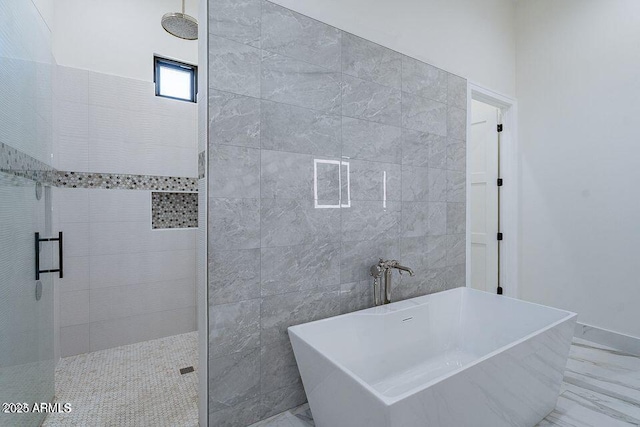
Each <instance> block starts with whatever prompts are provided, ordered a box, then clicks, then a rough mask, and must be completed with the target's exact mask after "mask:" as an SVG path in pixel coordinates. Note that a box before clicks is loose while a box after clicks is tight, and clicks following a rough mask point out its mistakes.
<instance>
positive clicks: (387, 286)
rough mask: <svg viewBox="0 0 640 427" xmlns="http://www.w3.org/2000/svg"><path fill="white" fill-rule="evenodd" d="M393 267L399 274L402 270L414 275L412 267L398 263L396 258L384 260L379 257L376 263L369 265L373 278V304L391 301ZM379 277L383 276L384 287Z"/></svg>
mask: <svg viewBox="0 0 640 427" xmlns="http://www.w3.org/2000/svg"><path fill="white" fill-rule="evenodd" d="M394 268H395V269H396V270H398V272H399V273H400V274H402V272H403V271H404V272H407V273H409V276H413V275H414V273H413V270H412V269H410V268H409V267H405V266H404V265H400V263H399V262H398V261H396V260H391V261H385V260H383V259H382V258H381V259H380V261H379V262H378V263H377V264H375V265H373V266H371V270H370V271H371V276H373V278H374V281H373V294H374V303H375V305H379V304H389V303H390V302H391V282H392V275H391V271H392V270H393V269H394ZM381 277H384V288H383V286H382V283H380V280H379V279H380V278H381ZM378 288H380V290H379V291H378Z"/></svg>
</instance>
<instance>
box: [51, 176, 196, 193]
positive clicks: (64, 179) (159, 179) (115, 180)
mask: <svg viewBox="0 0 640 427" xmlns="http://www.w3.org/2000/svg"><path fill="white" fill-rule="evenodd" d="M54 185H55V186H57V187H62V188H103V189H117V190H158V191H198V180H197V179H196V178H188V177H180V176H157V175H128V174H115V173H92V172H65V171H58V172H57V176H56V181H55V183H54Z"/></svg>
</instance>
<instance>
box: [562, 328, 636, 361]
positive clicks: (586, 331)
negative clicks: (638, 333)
mask: <svg viewBox="0 0 640 427" xmlns="http://www.w3.org/2000/svg"><path fill="white" fill-rule="evenodd" d="M574 336H575V337H576V338H582V339H585V340H587V341H593V342H595V343H598V344H601V345H606V346H608V347H612V348H615V349H616V350H620V351H624V352H626V353H631V354H635V355H639V356H640V338H637V337H632V336H631V335H625V334H621V333H619V332H614V331H610V330H608V329H603V328H598V327H596V326H591V325H585V324H584V323H576V330H575V333H574Z"/></svg>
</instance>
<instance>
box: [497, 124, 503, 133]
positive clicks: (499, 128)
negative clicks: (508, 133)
mask: <svg viewBox="0 0 640 427" xmlns="http://www.w3.org/2000/svg"><path fill="white" fill-rule="evenodd" d="M498 132H502V125H501V124H500V125H498Z"/></svg>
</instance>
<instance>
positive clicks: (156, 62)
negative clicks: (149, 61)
mask: <svg viewBox="0 0 640 427" xmlns="http://www.w3.org/2000/svg"><path fill="white" fill-rule="evenodd" d="M162 67H166V68H173V69H176V70H180V71H185V70H186V71H189V72H190V73H191V99H185V98H178V97H175V96H168V95H162V94H161V93H160V85H161V81H160V69H161V68H162ZM153 83H154V84H155V92H156V96H160V97H162V98H168V99H175V100H176V101H184V102H193V103H195V102H197V97H198V66H197V65H193V64H188V63H186V62H181V61H176V60H175V59H169V58H165V57H162V56H158V55H154V56H153Z"/></svg>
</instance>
